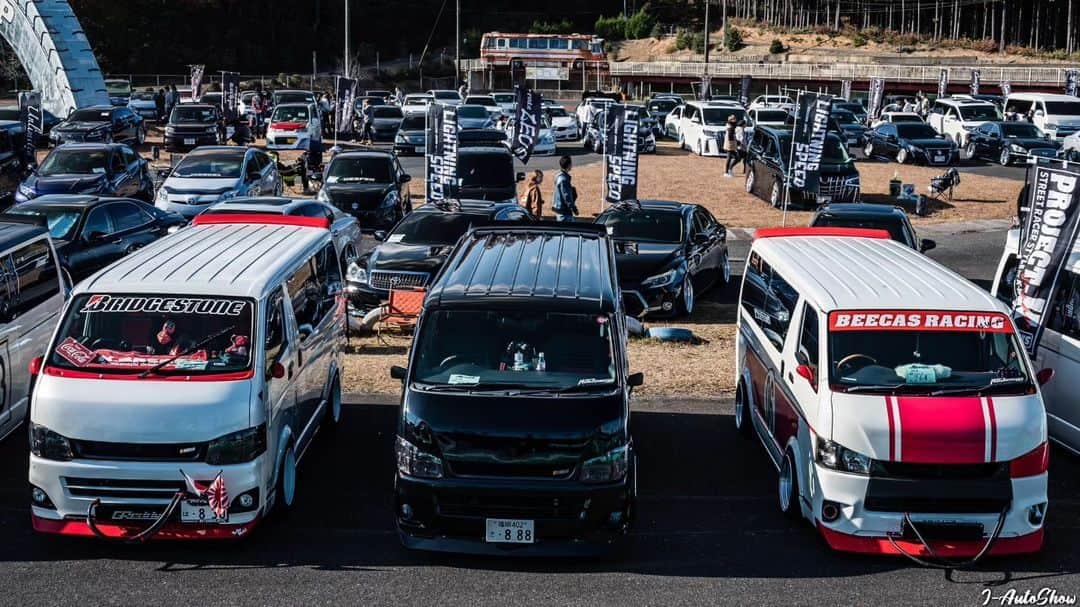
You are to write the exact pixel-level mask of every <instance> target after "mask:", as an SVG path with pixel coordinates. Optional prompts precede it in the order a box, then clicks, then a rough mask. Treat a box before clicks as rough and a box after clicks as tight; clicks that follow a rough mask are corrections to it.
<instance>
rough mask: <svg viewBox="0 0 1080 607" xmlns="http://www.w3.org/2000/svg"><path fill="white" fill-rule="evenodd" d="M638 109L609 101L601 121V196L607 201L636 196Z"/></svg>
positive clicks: (619, 200)
mask: <svg viewBox="0 0 1080 607" xmlns="http://www.w3.org/2000/svg"><path fill="white" fill-rule="evenodd" d="M639 125H640V122H639V117H638V111H637V110H633V109H629V108H627V107H626V106H625V105H609V106H608V108H607V115H606V121H605V124H604V129H605V135H604V139H605V141H606V145H605V146H604V166H605V169H606V172H607V173H606V175H604V192H605V194H604V199H605V200H607V201H608V202H612V203H614V202H624V201H627V200H637V184H638V149H637V144H638V128H639Z"/></svg>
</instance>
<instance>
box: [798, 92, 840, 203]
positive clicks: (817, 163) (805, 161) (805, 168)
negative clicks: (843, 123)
mask: <svg viewBox="0 0 1080 607" xmlns="http://www.w3.org/2000/svg"><path fill="white" fill-rule="evenodd" d="M832 104H833V98H832V97H831V96H830V95H818V94H817V93H803V94H802V95H801V96H800V97H799V109H798V113H797V114H796V115H795V132H794V133H793V137H794V142H793V143H794V144H795V145H794V149H793V150H792V158H791V185H793V186H795V187H796V188H798V189H800V190H804V191H807V192H817V191H818V185H819V183H820V181H821V179H820V178H821V156H822V154H823V153H824V150H825V135H826V134H827V133H828V130H829V115H830V114H831V113H832Z"/></svg>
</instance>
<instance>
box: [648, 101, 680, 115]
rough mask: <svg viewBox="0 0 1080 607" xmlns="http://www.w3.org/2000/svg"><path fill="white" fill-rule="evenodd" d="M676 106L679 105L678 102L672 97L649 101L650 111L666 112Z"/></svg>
mask: <svg viewBox="0 0 1080 607" xmlns="http://www.w3.org/2000/svg"><path fill="white" fill-rule="evenodd" d="M677 107H679V102H678V101H675V100H674V99H653V100H652V101H650V102H649V111H650V112H660V113H663V114H666V113H668V112H670V111H671V110H673V109H675V108H677Z"/></svg>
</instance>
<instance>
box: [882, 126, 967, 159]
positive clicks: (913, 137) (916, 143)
mask: <svg viewBox="0 0 1080 607" xmlns="http://www.w3.org/2000/svg"><path fill="white" fill-rule="evenodd" d="M863 153H864V154H866V157H867V158H889V159H895V160H896V161H897V162H899V163H900V164H904V163H907V162H917V163H919V164H928V165H934V166H940V165H949V166H952V165H954V164H956V163H957V162H959V160H960V150H959V148H957V147H956V144H955V143H954V142H953V140H952V139H950V138H948V137H946V136H944V135H941V134H939V133H938V132H937V131H935V130H934V127H932V126H930V125H929V124H922V123H919V122H898V123H895V124H893V123H885V124H879V125H878V126H877V128H875V129H874V130H872V131H869V132H867V133H866V146H865V147H863Z"/></svg>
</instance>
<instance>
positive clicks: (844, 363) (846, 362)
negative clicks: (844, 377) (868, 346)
mask: <svg viewBox="0 0 1080 607" xmlns="http://www.w3.org/2000/svg"><path fill="white" fill-rule="evenodd" d="M856 360H865V361H866V363H865V364H863V365H861V366H860V367H859V368H860V369H861V368H862V367H865V366H866V365H876V364H878V361H877V359H875V358H874V357H872V356H867V355H866V354H861V353H859V352H856V353H855V354H848V355H847V356H845V357H844V358H842V359H840V362H838V363H836V369H837V370H838V371H840V370H843V368H844V367H848V366H852V363H853V362H855V361H856Z"/></svg>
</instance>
